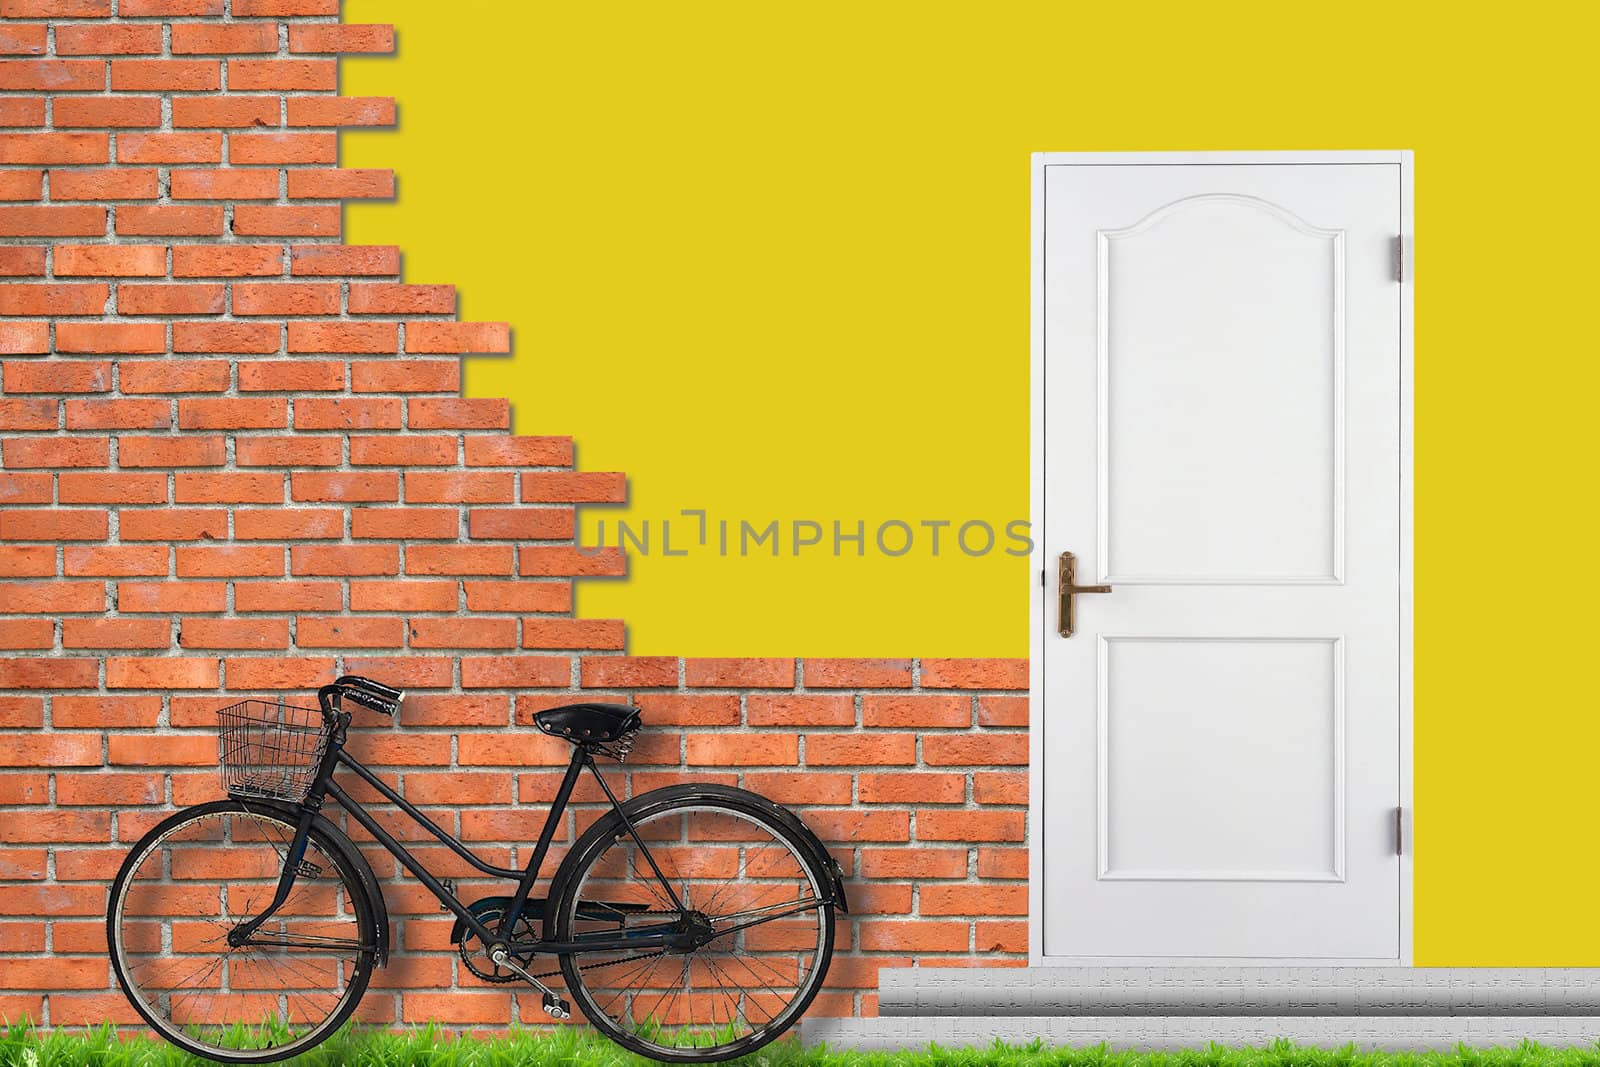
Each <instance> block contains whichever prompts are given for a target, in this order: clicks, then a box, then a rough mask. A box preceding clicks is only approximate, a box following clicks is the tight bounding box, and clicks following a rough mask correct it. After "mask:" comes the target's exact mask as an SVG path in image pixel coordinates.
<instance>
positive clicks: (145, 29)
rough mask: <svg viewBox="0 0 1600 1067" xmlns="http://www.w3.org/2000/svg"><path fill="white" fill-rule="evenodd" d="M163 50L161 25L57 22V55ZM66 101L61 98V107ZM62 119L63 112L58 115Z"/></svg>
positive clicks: (137, 52) (103, 54)
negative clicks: (58, 23)
mask: <svg viewBox="0 0 1600 1067" xmlns="http://www.w3.org/2000/svg"><path fill="white" fill-rule="evenodd" d="M160 53H161V27H160V26H155V25H147V26H140V25H131V24H128V23H122V24H116V23H112V24H110V25H107V24H104V23H102V24H99V25H95V24H93V23H89V24H79V25H57V26H56V55H58V56H110V55H139V54H145V55H159V54H160ZM62 103H63V101H61V100H57V101H56V107H57V108H58V109H59V108H60V106H61V104H62ZM57 121H58V122H59V121H60V116H59V115H58V116H57Z"/></svg>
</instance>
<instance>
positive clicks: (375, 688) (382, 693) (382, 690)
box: [333, 674, 406, 703]
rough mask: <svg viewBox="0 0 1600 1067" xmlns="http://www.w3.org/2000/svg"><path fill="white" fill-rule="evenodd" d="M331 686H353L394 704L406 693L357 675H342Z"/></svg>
mask: <svg viewBox="0 0 1600 1067" xmlns="http://www.w3.org/2000/svg"><path fill="white" fill-rule="evenodd" d="M333 684H334V685H338V686H354V687H355V688H357V689H365V690H366V691H367V692H369V693H371V694H372V695H373V696H379V697H382V698H383V699H385V700H392V701H394V702H395V703H399V702H400V700H401V699H403V698H404V697H405V695H406V691H405V690H404V689H394V688H391V687H389V686H387V685H384V684H383V683H382V682H375V681H373V680H372V679H371V678H363V677H361V676H360V675H359V674H347V675H344V676H343V677H342V678H340V679H338V680H337V681H336V682H334V683H333Z"/></svg>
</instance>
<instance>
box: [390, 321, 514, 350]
mask: <svg viewBox="0 0 1600 1067" xmlns="http://www.w3.org/2000/svg"><path fill="white" fill-rule="evenodd" d="M406 351H407V352H420V353H453V354H463V355H464V354H466V353H469V352H484V353H502V352H510V351H511V328H510V326H508V325H507V324H506V323H503V322H440V321H433V320H427V319H419V320H415V321H411V322H407V323H406Z"/></svg>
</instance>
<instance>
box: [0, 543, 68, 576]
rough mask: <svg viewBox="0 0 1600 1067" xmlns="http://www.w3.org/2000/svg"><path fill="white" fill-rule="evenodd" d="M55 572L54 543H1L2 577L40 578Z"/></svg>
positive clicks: (0, 566)
mask: <svg viewBox="0 0 1600 1067" xmlns="http://www.w3.org/2000/svg"><path fill="white" fill-rule="evenodd" d="M55 572H56V550H55V546H54V545H0V578H38V577H47V576H49V575H52V574H54V573H55Z"/></svg>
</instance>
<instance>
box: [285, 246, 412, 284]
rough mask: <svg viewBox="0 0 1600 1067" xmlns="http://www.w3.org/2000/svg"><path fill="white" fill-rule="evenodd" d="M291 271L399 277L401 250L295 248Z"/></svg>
mask: <svg viewBox="0 0 1600 1067" xmlns="http://www.w3.org/2000/svg"><path fill="white" fill-rule="evenodd" d="M289 272H290V273H291V274H295V275H312V276H317V275H333V276H338V275H345V274H351V275H366V276H380V275H397V274H399V273H400V249H399V248H398V247H397V246H395V245H294V246H293V247H291V248H290V250H289Z"/></svg>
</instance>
